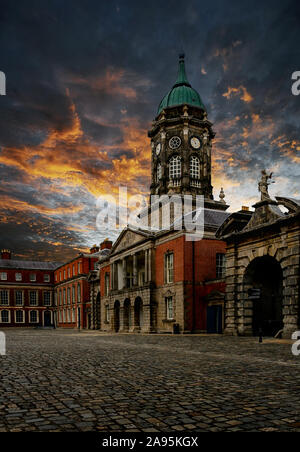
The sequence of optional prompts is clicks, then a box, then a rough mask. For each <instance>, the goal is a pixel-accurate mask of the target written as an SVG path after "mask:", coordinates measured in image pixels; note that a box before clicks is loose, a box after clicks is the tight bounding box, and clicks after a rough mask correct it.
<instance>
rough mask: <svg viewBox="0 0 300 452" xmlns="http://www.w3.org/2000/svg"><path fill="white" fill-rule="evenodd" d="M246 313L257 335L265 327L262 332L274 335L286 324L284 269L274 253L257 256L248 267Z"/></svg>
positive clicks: (246, 273)
mask: <svg viewBox="0 0 300 452" xmlns="http://www.w3.org/2000/svg"><path fill="white" fill-rule="evenodd" d="M244 315H247V316H248V324H249V326H250V324H251V326H252V332H253V334H254V335H257V334H258V333H259V330H260V329H262V332H263V335H265V336H274V335H275V334H276V333H277V332H278V331H279V330H281V329H282V328H283V272H282V268H281V266H280V264H279V262H278V261H277V260H276V259H275V258H274V257H271V256H269V255H266V256H262V257H257V258H255V259H254V260H253V261H252V262H250V264H249V265H248V267H247V268H246V271H245V274H244ZM244 321H245V319H244Z"/></svg>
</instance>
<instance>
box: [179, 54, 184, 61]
mask: <svg viewBox="0 0 300 452" xmlns="http://www.w3.org/2000/svg"><path fill="white" fill-rule="evenodd" d="M184 57H185V54H184V53H180V54H179V61H182V60H184Z"/></svg>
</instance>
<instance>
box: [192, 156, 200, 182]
mask: <svg viewBox="0 0 300 452" xmlns="http://www.w3.org/2000/svg"><path fill="white" fill-rule="evenodd" d="M190 175H191V178H192V179H200V159H199V157H197V156H196V155H192V156H191V158H190Z"/></svg>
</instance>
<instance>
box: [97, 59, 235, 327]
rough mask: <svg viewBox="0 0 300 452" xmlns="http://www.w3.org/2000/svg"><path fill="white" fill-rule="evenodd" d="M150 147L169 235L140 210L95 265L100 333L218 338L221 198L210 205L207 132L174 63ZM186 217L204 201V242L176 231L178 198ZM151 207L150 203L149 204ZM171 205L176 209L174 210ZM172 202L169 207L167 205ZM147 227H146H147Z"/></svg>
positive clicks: (159, 209) (155, 192)
mask: <svg viewBox="0 0 300 452" xmlns="http://www.w3.org/2000/svg"><path fill="white" fill-rule="evenodd" d="M148 136H149V138H150V140H151V186H150V193H149V200H150V199H151V198H150V197H151V196H155V197H156V198H155V199H156V215H157V220H158V225H159V226H161V224H162V223H163V221H164V219H165V218H164V214H165V210H164V208H163V204H164V201H163V200H164V199H165V197H168V199H170V200H171V201H170V203H169V208H170V211H169V215H170V227H169V228H167V229H159V228H158V229H157V230H155V229H154V228H153V227H151V219H152V216H151V212H150V210H149V209H147V208H146V209H145V210H144V211H143V212H142V213H141V215H140V219H141V224H140V227H133V226H132V225H128V227H127V228H125V229H124V230H123V231H122V232H121V234H120V235H119V237H118V239H117V240H116V242H115V243H114V245H113V247H112V249H111V252H110V253H109V255H108V256H106V257H104V258H101V259H100V260H99V269H100V275H99V279H100V316H99V317H100V328H101V330H103V331H110V332H112V331H114V332H132V333H135V332H143V333H152V332H166V333H169V332H180V333H191V332H206V331H210V332H218V333H219V332H222V329H223V321H224V315H223V303H224V292H225V280H224V276H225V274H224V271H225V243H224V242H222V241H221V240H218V239H216V236H215V234H216V231H217V230H218V228H219V227H220V226H221V224H222V223H223V222H224V221H225V219H226V218H227V217H228V215H229V214H228V213H227V212H226V210H227V208H228V206H227V205H226V203H225V200H224V197H225V195H224V192H223V190H221V193H220V198H219V200H218V201H216V200H214V197H213V187H212V185H211V154H212V140H213V138H214V132H213V129H212V124H211V122H210V121H209V120H208V119H207V113H206V109H205V107H204V105H203V102H202V100H201V97H200V95H199V94H198V93H197V91H195V90H194V89H193V88H192V87H191V85H190V83H189V82H188V79H187V76H186V72H185V63H184V56H183V55H180V58H179V70H178V76H177V80H176V82H175V84H174V86H173V88H172V89H171V91H170V92H169V93H168V94H167V95H166V96H165V97H164V98H163V100H162V101H161V103H160V105H159V108H158V111H157V115H156V117H155V120H154V121H153V123H152V127H151V129H150V130H149V132H148ZM185 195H186V196H188V197H189V200H190V203H191V209H192V211H193V213H192V214H191V218H195V216H197V215H198V214H200V213H199V212H200V210H197V202H198V201H197V197H201V199H202V200H203V206H202V207H203V208H202V210H201V215H203V229H204V231H203V238H202V240H196V237H193V238H191V234H189V233H188V231H187V228H186V227H185V226H183V227H182V228H178V227H177V225H178V222H180V221H182V219H184V218H185V215H184V213H185V211H184V209H183V207H180V208H179V210H178V209H177V207H176V206H175V204H176V203H177V204H178V205H179V206H184V202H183V201H184V196H185ZM152 199H153V198H152ZM175 199H176V202H175ZM172 200H173V201H172ZM152 226H153V225H152Z"/></svg>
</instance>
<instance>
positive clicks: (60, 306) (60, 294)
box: [54, 245, 99, 328]
mask: <svg viewBox="0 0 300 452" xmlns="http://www.w3.org/2000/svg"><path fill="white" fill-rule="evenodd" d="M98 259H99V247H97V246H96V245H94V246H93V247H92V248H91V250H90V254H84V253H80V254H79V255H78V256H77V257H76V258H74V259H72V260H70V261H68V262H66V263H64V264H62V265H61V266H59V267H58V268H57V269H56V270H55V274H54V278H55V294H56V300H57V324H58V326H60V327H64V328H91V326H92V310H91V301H90V285H89V282H88V275H89V273H90V272H91V271H92V270H94V268H95V264H96V263H97V262H98Z"/></svg>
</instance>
